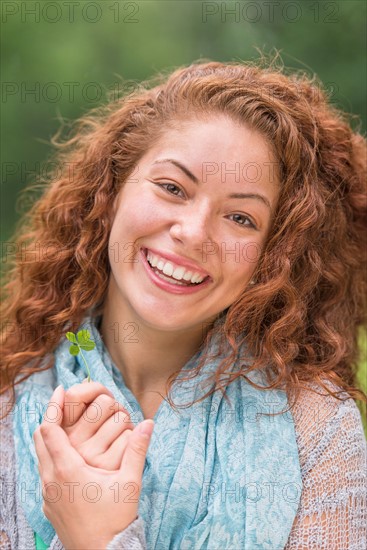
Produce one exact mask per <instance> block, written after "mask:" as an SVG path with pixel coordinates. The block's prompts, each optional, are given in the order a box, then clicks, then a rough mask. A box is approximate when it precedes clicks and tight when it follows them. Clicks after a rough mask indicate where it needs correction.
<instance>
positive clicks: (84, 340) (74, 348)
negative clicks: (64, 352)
mask: <svg viewBox="0 0 367 550" xmlns="http://www.w3.org/2000/svg"><path fill="white" fill-rule="evenodd" d="M65 336H66V338H67V339H68V340H69V342H72V345H71V346H70V348H69V353H70V354H71V355H78V354H79V353H80V355H81V356H82V358H83V361H84V363H85V367H86V369H87V374H88V382H90V371H89V367H88V363H87V362H86V360H85V357H84V355H83V352H82V350H84V351H92V349H94V348H95V347H96V344H95V342H93V340H92V339H91V337H90V332H89V330H87V329H83V330H79V332H78V333H77V335H76V336H75V334H74V332H67V333H66V334H65Z"/></svg>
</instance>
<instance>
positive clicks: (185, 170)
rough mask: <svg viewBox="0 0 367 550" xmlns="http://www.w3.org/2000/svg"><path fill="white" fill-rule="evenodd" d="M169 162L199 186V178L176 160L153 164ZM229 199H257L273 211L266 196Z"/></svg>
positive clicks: (240, 196)
mask: <svg viewBox="0 0 367 550" xmlns="http://www.w3.org/2000/svg"><path fill="white" fill-rule="evenodd" d="M167 162H169V163H171V164H174V165H175V166H176V167H177V168H179V170H181V171H182V172H183V173H184V174H186V176H187V177H188V178H190V180H191V181H193V182H194V183H195V184H196V185H198V184H199V180H198V178H197V177H196V176H194V174H193V173H192V172H190V170H189V169H188V168H186V166H184V165H183V164H181V162H179V161H178V160H175V159H162V160H156V161H155V162H153V164H165V163H167ZM228 197H229V198H230V199H255V200H259V201H261V202H262V203H264V204H265V205H266V206H267V207H268V208H269V209H270V210H271V205H270V202H269V201H268V199H267V198H266V197H265V196H264V195H260V194H258V193H231V194H230V195H228Z"/></svg>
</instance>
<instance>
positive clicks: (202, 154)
mask: <svg viewBox="0 0 367 550" xmlns="http://www.w3.org/2000/svg"><path fill="white" fill-rule="evenodd" d="M163 151H164V152H165V153H172V154H173V153H175V154H176V155H177V154H178V155H180V157H181V159H182V160H185V161H186V162H190V165H191V167H192V168H195V167H196V168H201V166H202V164H203V163H205V162H217V163H224V164H225V165H228V168H230V165H231V164H233V163H241V164H242V165H244V164H249V163H251V162H253V163H258V164H259V165H264V163H266V164H267V163H269V162H272V163H274V162H275V156H274V153H273V151H272V149H271V147H270V145H269V143H268V142H267V140H266V138H265V137H264V136H263V135H262V134H261V133H260V132H259V131H257V130H256V129H253V128H251V127H250V126H248V125H245V124H240V123H238V122H235V121H233V120H232V119H230V118H229V117H226V116H224V115H218V116H212V117H210V118H207V119H199V118H198V119H196V118H194V119H190V120H187V121H180V122H179V121H175V124H174V127H170V126H168V127H167V129H166V130H164V131H163V132H162V134H161V137H160V138H159V139H158V140H157V141H156V143H155V144H154V145H153V147H152V148H151V149H150V151H149V152H148V153H147V155H145V156H144V160H145V161H146V162H148V163H149V162H154V160H155V158H156V157H157V156H158V155H160V154H161V153H162V152H163Z"/></svg>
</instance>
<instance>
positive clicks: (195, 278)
mask: <svg viewBox="0 0 367 550" xmlns="http://www.w3.org/2000/svg"><path fill="white" fill-rule="evenodd" d="M200 279H202V278H201V277H200V275H196V273H195V275H194V276H193V277H192V279H191V282H192V283H198V282H199V281H200Z"/></svg>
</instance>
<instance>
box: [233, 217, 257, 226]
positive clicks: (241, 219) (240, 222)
mask: <svg viewBox="0 0 367 550" xmlns="http://www.w3.org/2000/svg"><path fill="white" fill-rule="evenodd" d="M231 216H233V217H234V218H235V219H234V221H235V223H237V224H238V225H243V226H244V227H249V225H248V224H246V223H245V221H246V220H248V221H249V222H250V227H252V228H253V229H257V227H256V225H255V224H254V223H253V221H252V220H251V218H249V217H248V216H245V215H244V214H231Z"/></svg>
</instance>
